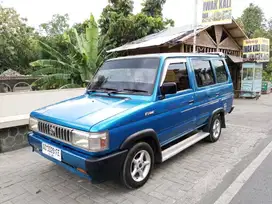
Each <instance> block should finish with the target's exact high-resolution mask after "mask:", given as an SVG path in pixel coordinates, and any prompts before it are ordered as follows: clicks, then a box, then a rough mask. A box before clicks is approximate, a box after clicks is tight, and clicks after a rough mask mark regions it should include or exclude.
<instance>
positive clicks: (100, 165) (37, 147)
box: [28, 132, 127, 182]
mask: <svg viewBox="0 0 272 204" xmlns="http://www.w3.org/2000/svg"><path fill="white" fill-rule="evenodd" d="M28 142H29V144H30V146H31V147H32V148H33V151H35V152H37V153H39V154H40V155H42V156H43V157H45V158H47V159H48V160H50V161H52V162H54V163H56V164H57V165H59V166H62V167H64V168H65V169H67V170H68V171H70V172H72V173H75V174H77V175H78V176H80V177H84V178H87V179H89V180H91V181H92V182H103V181H105V180H109V179H113V178H115V177H117V176H119V173H120V171H121V169H122V165H123V162H124V160H125V158H126V155H127V150H124V151H120V152H117V153H114V154H110V155H107V156H104V157H90V156H89V155H86V154H83V153H81V152H78V151H76V150H74V149H71V148H70V147H67V146H65V144H64V143H61V142H59V141H54V140H51V139H49V138H47V137H44V136H42V135H39V134H36V133H32V132H31V133H29V134H28ZM43 142H44V143H47V144H50V145H53V146H55V147H57V148H59V149H61V161H58V160H56V159H54V158H52V157H50V156H47V155H45V154H43V152H42V143H43Z"/></svg>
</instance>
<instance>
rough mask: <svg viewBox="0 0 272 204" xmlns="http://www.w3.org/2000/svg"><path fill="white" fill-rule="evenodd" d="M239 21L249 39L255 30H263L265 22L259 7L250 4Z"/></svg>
mask: <svg viewBox="0 0 272 204" xmlns="http://www.w3.org/2000/svg"><path fill="white" fill-rule="evenodd" d="M241 21H242V23H243V25H244V29H245V32H246V34H247V35H248V36H249V37H250V38H251V37H253V36H254V33H255V32H256V31H257V30H261V29H262V28H263V24H264V21H265V18H264V13H263V11H262V9H261V8H260V7H259V6H257V5H254V4H252V3H251V4H250V5H249V7H248V8H246V9H245V10H244V12H243V14H242V16H241Z"/></svg>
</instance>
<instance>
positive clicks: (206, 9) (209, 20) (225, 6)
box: [202, 0, 232, 25]
mask: <svg viewBox="0 0 272 204" xmlns="http://www.w3.org/2000/svg"><path fill="white" fill-rule="evenodd" d="M231 1H232V0H203V12H202V24H204V25H218V24H229V23H231V22H232V7H231Z"/></svg>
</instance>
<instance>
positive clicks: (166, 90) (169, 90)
mask: <svg viewBox="0 0 272 204" xmlns="http://www.w3.org/2000/svg"><path fill="white" fill-rule="evenodd" d="M160 89H161V94H162V95H163V96H165V95H166V94H175V93H177V84H176V83H175V82H167V83H164V84H163V85H162V86H161V88H160Z"/></svg>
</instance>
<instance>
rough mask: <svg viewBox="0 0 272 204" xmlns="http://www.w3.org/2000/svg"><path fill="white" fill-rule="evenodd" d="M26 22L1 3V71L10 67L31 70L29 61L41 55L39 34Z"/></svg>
mask: <svg viewBox="0 0 272 204" xmlns="http://www.w3.org/2000/svg"><path fill="white" fill-rule="evenodd" d="M26 23H27V20H26V19H23V18H20V16H19V14H17V12H16V11H15V10H14V9H12V8H4V7H2V6H1V5H0V73H1V72H3V71H4V70H7V69H9V68H11V69H14V70H16V71H18V72H20V73H21V74H28V73H30V72H31V69H30V67H29V62H31V61H33V60H34V59H37V57H38V55H39V48H38V46H37V43H36V42H35V38H36V37H37V36H38V35H37V33H35V32H34V29H33V28H31V27H29V26H27V25H26Z"/></svg>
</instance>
